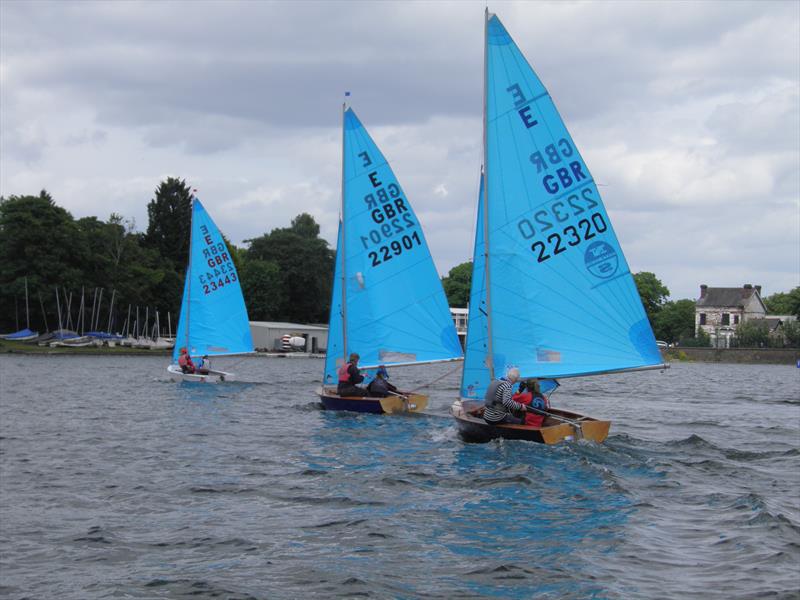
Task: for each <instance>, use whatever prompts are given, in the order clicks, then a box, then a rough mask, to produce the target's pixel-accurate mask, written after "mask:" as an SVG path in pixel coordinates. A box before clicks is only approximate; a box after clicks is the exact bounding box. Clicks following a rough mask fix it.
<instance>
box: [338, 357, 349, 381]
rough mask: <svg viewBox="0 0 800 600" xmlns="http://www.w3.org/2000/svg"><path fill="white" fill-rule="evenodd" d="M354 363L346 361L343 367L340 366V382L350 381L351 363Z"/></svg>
mask: <svg viewBox="0 0 800 600" xmlns="http://www.w3.org/2000/svg"><path fill="white" fill-rule="evenodd" d="M351 364H352V363H349V362H347V363H344V364H343V365H342V366H341V367H339V371H338V373H339V383H350V372H349V369H350V365H351Z"/></svg>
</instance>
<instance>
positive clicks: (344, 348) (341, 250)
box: [329, 102, 349, 364]
mask: <svg viewBox="0 0 800 600" xmlns="http://www.w3.org/2000/svg"><path fill="white" fill-rule="evenodd" d="M346 115H347V102H342V210H341V215H340V217H339V218H340V219H341V221H340V225H339V228H340V229H341V230H342V239H341V244H342V247H341V248H337V249H336V251H337V252H338V253H339V255H340V256H341V257H342V358H343V360H344V363H345V364H346V363H347V359H348V358H349V357H348V355H347V285H346V284H347V274H346V273H345V269H344V255H345V254H346V252H345V248H346V247H347V246H345V243H344V240H345V223H346V222H347V221H345V218H344V216H345V195H344V194H345V172H344V127H345V118H346ZM329 326H330V325H329Z"/></svg>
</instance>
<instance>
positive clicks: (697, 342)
mask: <svg viewBox="0 0 800 600" xmlns="http://www.w3.org/2000/svg"><path fill="white" fill-rule="evenodd" d="M678 346H688V347H689V348H708V347H709V346H711V336H710V335H708V334H707V333H706V332H705V331H703V330H702V329H700V330H699V331H698V332H697V335H695V336H694V337H686V338H681V340H680V342H678Z"/></svg>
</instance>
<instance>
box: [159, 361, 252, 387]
mask: <svg viewBox="0 0 800 600" xmlns="http://www.w3.org/2000/svg"><path fill="white" fill-rule="evenodd" d="M167 372H168V373H169V376H170V377H171V378H172V380H173V381H186V382H189V383H222V382H224V381H235V379H236V376H235V375H234V374H233V373H227V372H226V371H215V370H213V369H212V370H211V371H209V372H208V373H207V374H202V375H201V374H199V373H184V372H183V371H181V368H180V367H179V366H178V365H169V366H168V367H167Z"/></svg>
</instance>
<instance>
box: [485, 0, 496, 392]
mask: <svg viewBox="0 0 800 600" xmlns="http://www.w3.org/2000/svg"><path fill="white" fill-rule="evenodd" d="M488 102H489V7H486V9H485V11H484V22H483V257H484V261H483V262H484V265H483V272H484V277H485V284H484V286H485V288H486V352H487V360H486V366H488V367H489V380H490V381H491V380H492V379H494V344H493V343H492V301H491V298H492V288H491V286H490V285H489V282H490V279H489V152H488V139H487V135H488V133H487V132H488V130H489V123H488V118H489V117H488V112H487V108H488Z"/></svg>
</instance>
